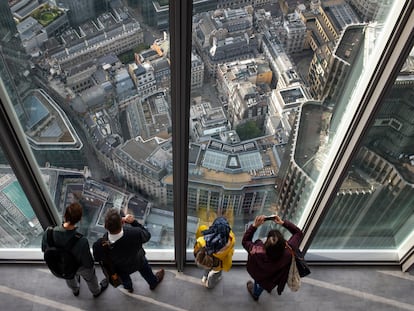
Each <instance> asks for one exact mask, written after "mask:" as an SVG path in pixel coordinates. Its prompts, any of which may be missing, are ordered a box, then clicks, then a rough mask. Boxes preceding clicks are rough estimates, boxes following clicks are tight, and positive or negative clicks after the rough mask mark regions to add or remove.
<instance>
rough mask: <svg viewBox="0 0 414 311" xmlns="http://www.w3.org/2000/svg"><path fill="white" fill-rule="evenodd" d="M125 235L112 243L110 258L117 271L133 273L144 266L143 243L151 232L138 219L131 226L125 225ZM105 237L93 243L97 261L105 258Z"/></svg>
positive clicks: (147, 239) (149, 236)
mask: <svg viewBox="0 0 414 311" xmlns="http://www.w3.org/2000/svg"><path fill="white" fill-rule="evenodd" d="M123 231H124V235H123V236H122V237H121V238H120V239H119V240H117V241H116V242H115V243H112V244H111V245H110V252H109V254H110V258H111V260H112V264H113V267H114V270H115V272H117V273H127V274H131V273H134V272H135V271H138V270H140V269H141V268H142V264H143V262H144V258H145V251H144V249H143V248H142V244H144V243H146V242H148V241H149V239H150V238H151V234H150V233H149V232H148V230H147V229H146V228H145V227H143V226H142V225H141V224H139V223H138V222H137V221H136V220H135V221H134V222H133V223H132V224H131V226H128V225H125V226H124V227H123ZM102 243H103V238H100V239H98V240H97V241H96V242H95V243H94V244H93V256H94V258H95V260H96V261H98V262H99V261H103V259H104V258H105V247H104V246H102Z"/></svg>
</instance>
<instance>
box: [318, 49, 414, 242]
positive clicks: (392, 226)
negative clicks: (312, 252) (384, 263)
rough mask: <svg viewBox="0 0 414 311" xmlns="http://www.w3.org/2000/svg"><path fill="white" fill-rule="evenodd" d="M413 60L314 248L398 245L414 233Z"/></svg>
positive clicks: (393, 90) (392, 92)
mask: <svg viewBox="0 0 414 311" xmlns="http://www.w3.org/2000/svg"><path fill="white" fill-rule="evenodd" d="M413 60H414V54H413V53H411V55H410V56H409V57H408V59H407V61H406V63H405V64H404V66H403V68H402V70H401V72H400V74H399V75H398V77H397V79H396V80H395V82H394V85H393V86H392V88H391V90H390V92H389V94H388V95H387V96H386V98H384V100H383V101H382V103H381V106H380V108H379V110H378V112H377V114H376V115H375V118H374V120H373V123H372V124H371V126H370V128H369V131H368V132H367V134H366V135H365V137H364V139H363V141H362V145H361V147H360V148H359V151H358V152H357V154H356V156H355V157H354V159H353V161H352V164H351V167H350V168H349V169H348V171H347V175H346V178H345V180H344V181H343V183H342V185H341V187H340V189H339V191H338V193H337V196H336V199H335V200H334V202H333V203H332V205H331V206H330V208H329V211H328V213H327V215H326V217H325V219H324V221H323V223H322V225H321V227H320V229H319V230H318V231H317V234H316V236H315V239H314V240H313V243H312V245H311V248H312V249H341V250H342V249H344V250H346V249H348V250H349V249H398V248H399V247H400V246H401V245H402V244H403V243H404V242H405V241H406V239H407V238H408V237H409V236H411V235H412V234H413V228H414V204H413V203H414V190H413V183H414V179H413V176H414V175H413V170H414V155H413V150H414V149H413V147H414V145H413V143H414V138H413V135H414V126H413V122H412V120H413V118H414V105H413V102H412V100H411V98H412V97H411V96H413V94H414V87H413V83H412V78H413V72H414V67H413Z"/></svg>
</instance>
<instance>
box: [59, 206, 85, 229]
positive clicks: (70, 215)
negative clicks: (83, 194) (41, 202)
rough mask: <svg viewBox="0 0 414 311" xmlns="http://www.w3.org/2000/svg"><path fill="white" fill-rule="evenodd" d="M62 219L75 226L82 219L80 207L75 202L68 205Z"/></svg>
mask: <svg viewBox="0 0 414 311" xmlns="http://www.w3.org/2000/svg"><path fill="white" fill-rule="evenodd" d="M63 218H64V219H65V221H68V222H69V223H70V224H71V225H74V224H76V223H77V222H78V221H79V220H81V218H82V206H81V205H80V204H79V203H77V202H76V203H72V204H70V205H69V206H68V207H66V210H65V214H64V215H63Z"/></svg>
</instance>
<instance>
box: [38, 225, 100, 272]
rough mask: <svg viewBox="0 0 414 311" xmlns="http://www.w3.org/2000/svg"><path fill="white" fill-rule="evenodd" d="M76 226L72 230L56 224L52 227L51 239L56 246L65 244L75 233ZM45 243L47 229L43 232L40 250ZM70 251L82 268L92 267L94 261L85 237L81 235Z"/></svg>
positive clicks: (44, 246) (44, 247) (43, 249)
mask: <svg viewBox="0 0 414 311" xmlns="http://www.w3.org/2000/svg"><path fill="white" fill-rule="evenodd" d="M76 233H78V231H76V228H75V229H74V230H66V229H65V228H63V226H62V225H61V226H56V227H54V228H53V241H54V243H55V245H56V246H65V245H66V243H68V242H69V240H70V239H71V238H72V237H73V236H74V235H75V234H76ZM47 246H48V244H47V230H46V231H45V232H44V233H43V237H42V252H44V251H45V250H46V247H47ZM71 253H72V254H73V255H74V256H75V258H76V259H77V261H78V262H79V263H80V265H81V266H82V267H84V268H88V269H90V268H92V267H93V266H94V264H95V263H94V261H93V258H92V254H91V251H90V248H89V242H88V239H87V238H86V237H84V236H83V237H81V238H80V239H79V241H77V242H76V244H75V245H73V247H72V249H71Z"/></svg>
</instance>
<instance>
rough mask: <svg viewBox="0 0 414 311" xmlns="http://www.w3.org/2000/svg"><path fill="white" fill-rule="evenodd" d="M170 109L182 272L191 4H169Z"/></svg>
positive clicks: (177, 252)
mask: <svg viewBox="0 0 414 311" xmlns="http://www.w3.org/2000/svg"><path fill="white" fill-rule="evenodd" d="M169 25H170V51H171V110H172V135H173V136H172V141H173V205H174V249H175V261H176V265H177V270H178V271H183V269H184V264H185V260H186V246H187V236H186V235H187V234H186V233H187V188H188V140H189V115H190V93H191V87H190V78H191V70H190V69H191V67H190V65H191V34H192V1H184V0H177V1H170V3H169Z"/></svg>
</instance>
